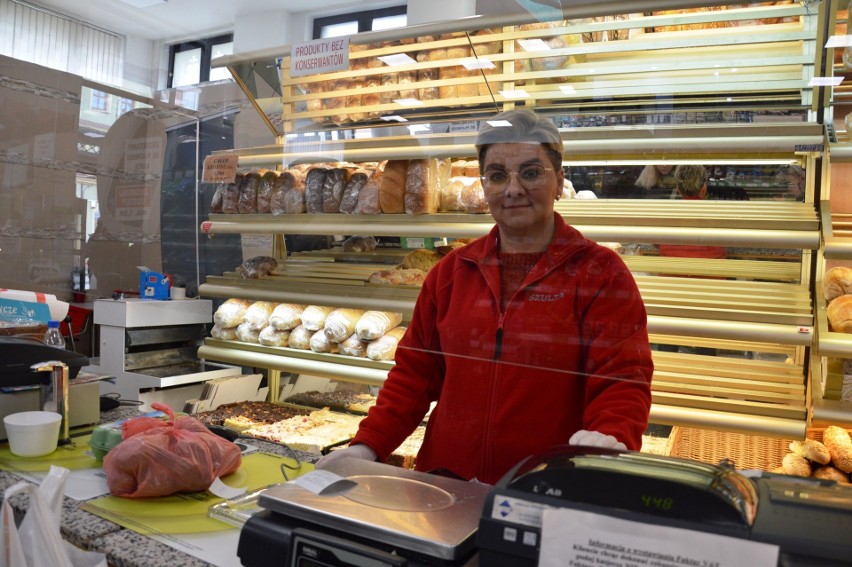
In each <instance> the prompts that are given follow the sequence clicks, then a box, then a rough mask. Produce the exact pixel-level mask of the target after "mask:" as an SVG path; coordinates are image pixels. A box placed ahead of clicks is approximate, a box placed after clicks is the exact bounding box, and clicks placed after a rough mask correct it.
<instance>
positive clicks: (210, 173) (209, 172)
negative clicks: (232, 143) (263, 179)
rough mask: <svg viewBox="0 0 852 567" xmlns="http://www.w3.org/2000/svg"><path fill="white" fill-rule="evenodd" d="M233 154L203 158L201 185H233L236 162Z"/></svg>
mask: <svg viewBox="0 0 852 567" xmlns="http://www.w3.org/2000/svg"><path fill="white" fill-rule="evenodd" d="M238 160H239V156H237V155H235V154H228V155H213V156H207V157H206V158H204V169H203V170H202V173H201V182H202V183H233V182H234V181H235V180H236V178H237V161H238Z"/></svg>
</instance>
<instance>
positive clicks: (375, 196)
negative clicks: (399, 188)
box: [353, 174, 382, 215]
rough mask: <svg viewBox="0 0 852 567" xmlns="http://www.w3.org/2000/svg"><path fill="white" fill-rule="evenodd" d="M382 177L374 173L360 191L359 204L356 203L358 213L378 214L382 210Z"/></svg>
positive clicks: (356, 212)
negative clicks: (380, 199) (380, 198)
mask: <svg viewBox="0 0 852 567" xmlns="http://www.w3.org/2000/svg"><path fill="white" fill-rule="evenodd" d="M380 187H381V177H376V175H375V174H374V175H373V176H372V177H371V178H370V179H369V180H368V181H367V182H366V183H365V184H364V186H363V187H361V190H360V191H359V192H358V204H357V205H355V211H353V212H354V213H355V214H357V215H377V214H379V213H381V212H382V205H381V203H380V201H379V193H380V191H381V189H380Z"/></svg>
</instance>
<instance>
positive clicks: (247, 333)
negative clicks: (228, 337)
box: [237, 322, 260, 343]
mask: <svg viewBox="0 0 852 567" xmlns="http://www.w3.org/2000/svg"><path fill="white" fill-rule="evenodd" d="M259 334H260V329H255V328H254V327H252V326H251V325H249V324H248V323H246V322H243V323H240V326H239V327H237V340H239V341H242V342H244V343H257V342H258V341H257V336H258V335H259Z"/></svg>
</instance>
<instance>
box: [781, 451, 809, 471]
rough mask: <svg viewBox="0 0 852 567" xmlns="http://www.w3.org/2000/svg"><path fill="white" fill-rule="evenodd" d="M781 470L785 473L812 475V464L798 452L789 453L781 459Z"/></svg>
mask: <svg viewBox="0 0 852 567" xmlns="http://www.w3.org/2000/svg"><path fill="white" fill-rule="evenodd" d="M781 470H782V471H783V472H784V474H790V475H794V476H811V464H810V463H809V462H808V460H807V459H805V458H804V457H802V456H799V455H797V454H796V453H787V454H786V455H784V458H783V459H782V461H781Z"/></svg>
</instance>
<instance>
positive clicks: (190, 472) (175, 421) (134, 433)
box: [104, 403, 242, 498]
mask: <svg viewBox="0 0 852 567" xmlns="http://www.w3.org/2000/svg"><path fill="white" fill-rule="evenodd" d="M151 407H153V408H154V409H157V410H160V411H162V412H164V413H166V414H167V415H168V416H169V420H168V421H164V420H162V419H158V418H154V417H138V418H134V419H129V420H127V421H126V422H124V424H123V425H122V432H121V437H122V441H121V443H119V444H118V445H116V446H115V447H113V448H112V449H110V451H109V453H107V454H106V456H105V457H104V472H105V473H106V476H107V484H108V486H109V491H110V494H112V495H113V496H123V497H126V498H147V497H152V496H167V495H169V494H174V493H176V492H199V491H202V490H206V489H207V488H209V487H210V485H211V484H212V483H213V481H214V480H215V479H216V478H217V477H221V476H225V475H229V474H231V473H234V472H236V471H237V469H239V468H240V463H241V462H242V455H241V452H240V448H239V447H238V446H237V445H235V444H234V443H231V442H230V441H227V440H226V439H223V438H222V437H219V436H218V435H216V434H214V433H211V432H210V431H209V430H208V429H207V428H206V427H205V426H204V425H203V424H202V423H201V422H200V421H198V420H197V419H195V418H194V417H190V416H178V417H177V418H175V414H174V412H173V411H172V409H171V408H170V407H168V406H166V405H163V404H157V403H155V404H151Z"/></svg>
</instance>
